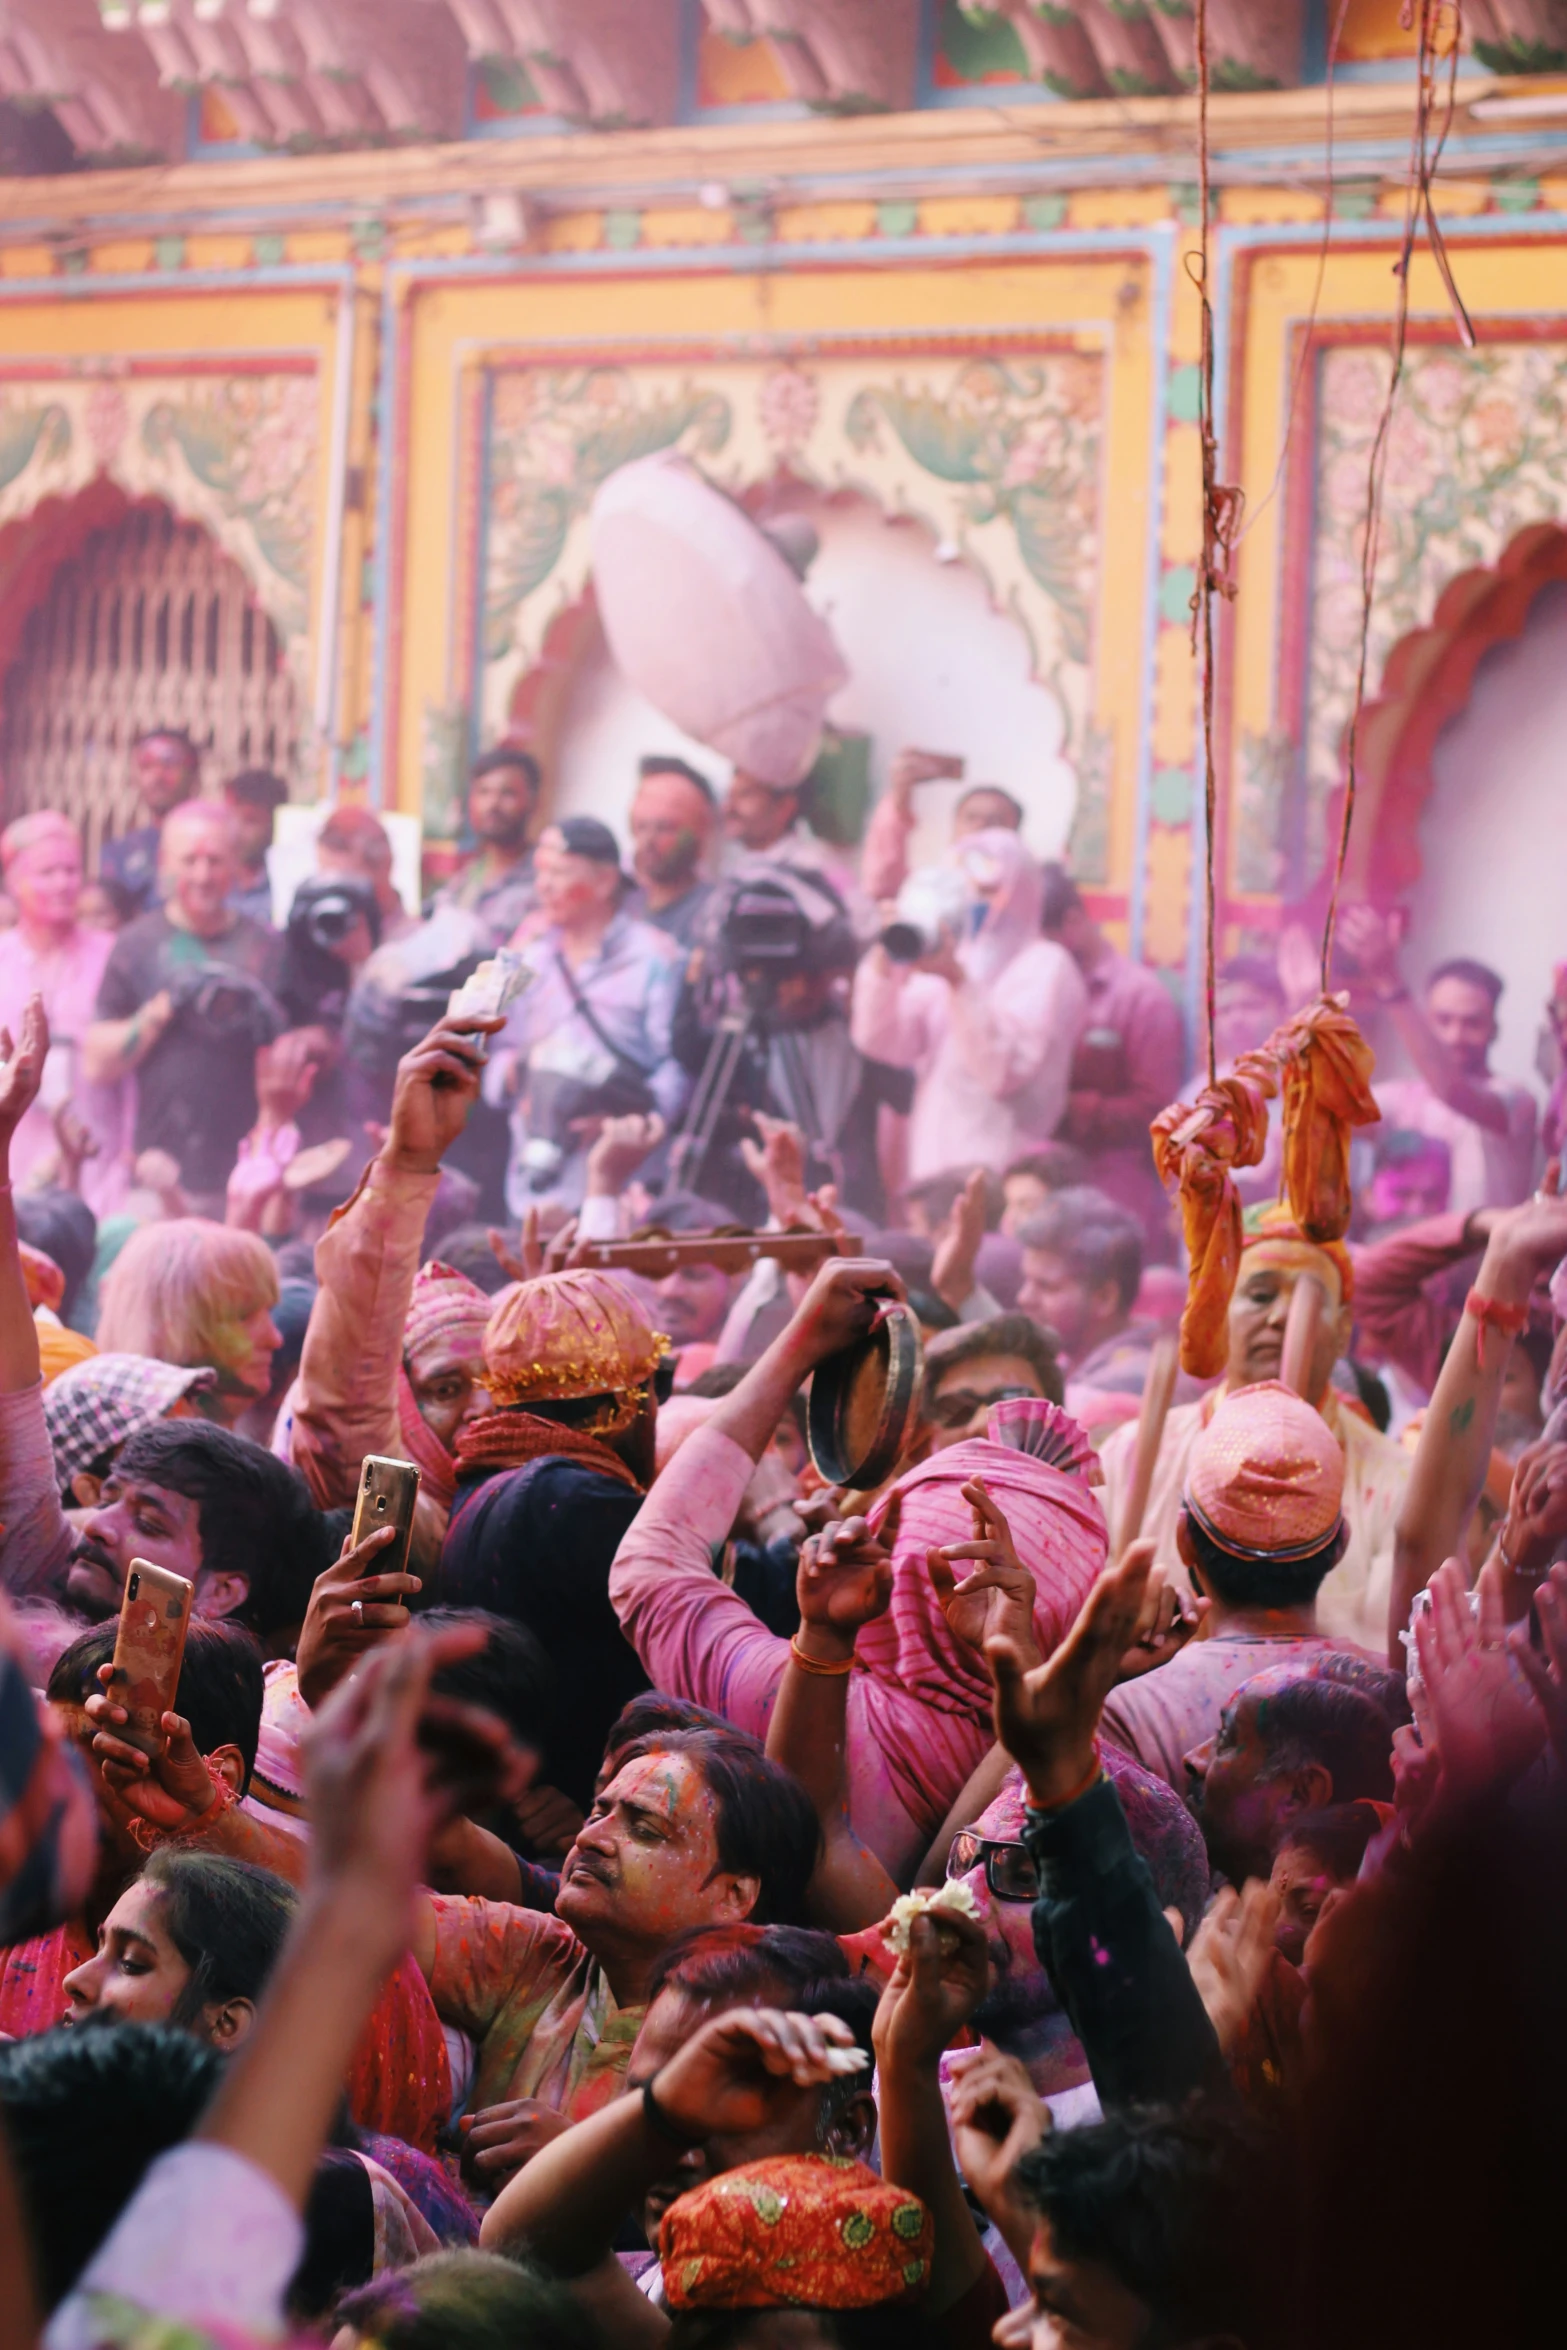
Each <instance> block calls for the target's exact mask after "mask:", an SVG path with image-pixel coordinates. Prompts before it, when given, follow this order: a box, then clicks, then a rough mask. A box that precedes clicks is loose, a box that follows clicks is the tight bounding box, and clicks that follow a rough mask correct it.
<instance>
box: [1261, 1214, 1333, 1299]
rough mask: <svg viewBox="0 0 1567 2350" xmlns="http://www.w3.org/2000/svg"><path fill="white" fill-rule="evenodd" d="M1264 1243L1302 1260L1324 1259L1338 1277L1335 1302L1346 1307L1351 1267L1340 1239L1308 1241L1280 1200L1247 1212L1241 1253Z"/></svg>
mask: <svg viewBox="0 0 1567 2350" xmlns="http://www.w3.org/2000/svg"><path fill="white" fill-rule="evenodd" d="M1264 1243H1267V1244H1268V1245H1269V1246H1271V1247H1274V1248H1278V1249H1283V1250H1286V1251H1288V1252H1290V1253H1291V1254H1293V1253H1295V1252H1297V1251H1298V1252H1299V1254H1300V1255H1301V1256H1302V1258H1309V1257H1326V1259H1327V1261H1328V1263H1329V1264H1330V1265H1331V1266H1332V1267H1333V1270H1334V1272H1335V1273H1336V1274H1337V1275H1338V1294H1339V1303H1340V1304H1341V1305H1346V1306H1347V1305H1348V1303H1349V1301H1350V1299H1351V1298H1352V1297H1353V1296H1354V1294H1355V1265H1354V1260H1353V1258H1352V1257H1351V1256H1350V1253H1349V1251H1348V1249H1347V1248H1346V1247H1345V1246H1344V1243H1343V1242H1342V1241H1341V1240H1308V1239H1307V1238H1306V1235H1305V1233H1304V1232H1302V1230H1301V1228H1300V1226H1299V1225H1298V1224H1297V1223H1296V1221H1295V1219H1294V1217H1293V1216H1292V1215H1291V1214H1290V1212H1289V1209H1288V1208H1287V1207H1286V1206H1285V1205H1284V1203H1283V1201H1282V1200H1279V1201H1277V1202H1275V1203H1274V1204H1273V1205H1272V1206H1270V1207H1266V1208H1251V1209H1248V1211H1247V1214H1246V1229H1245V1231H1244V1232H1243V1234H1242V1235H1241V1250H1242V1253H1243V1254H1244V1252H1245V1251H1246V1250H1247V1249H1249V1248H1260V1247H1262V1246H1263V1244H1264ZM1307 1269H1308V1270H1309V1269H1310V1268H1309V1267H1308V1268H1307Z"/></svg>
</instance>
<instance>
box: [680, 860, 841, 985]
mask: <svg viewBox="0 0 1567 2350" xmlns="http://www.w3.org/2000/svg"><path fill="white" fill-rule="evenodd" d="M703 928H704V935H705V943H706V946H707V960H708V963H709V966H710V968H711V970H712V971H713V972H714V974H715V975H716V976H718V977H719V978H720V979H733V980H736V981H738V983H739V985H740V987H741V989H742V991H743V993H744V995H745V998H746V1001H747V1003H748V1004H749V1006H750V1007H751V1009H752V1010H753V1012H754V1013H755V1014H756V1015H757V1016H758V1017H760V1018H762V1019H764V1020H765V1019H766V1017H767V1016H768V1013H769V1011H770V1010H771V1009H772V1008H773V1007H774V1006H775V1003H776V998H777V992H778V986H779V983H780V981H782V980H785V979H791V978H795V977H797V976H805V975H810V976H821V975H826V974H829V973H832V972H836V971H850V970H852V969H853V967H854V960H855V954H856V951H857V950H856V945H855V938H854V931H853V928H852V926H851V924H850V921H849V917H848V913H847V911H846V909H845V907H844V903H843V900H842V899H841V898H840V897H839V895H838V892H837V891H836V890H835V889H834V888H833V886H832V884H831V882H830V881H828V880H827V878H826V877H825V875H821V874H814V873H801V872H798V871H796V870H795V869H794V868H793V867H792V866H784V865H772V866H767V865H763V864H761V863H760V862H758V863H757V864H756V865H755V866H754V867H751V868H748V869H746V870H743V871H742V872H740V873H737V874H736V875H734V876H733V878H732V879H730V880H729V881H727V882H723V883H721V884H720V885H719V888H718V889H717V890H716V891H715V892H714V900H713V904H712V906H711V908H710V909H709V915H708V920H707V922H706V923H705V924H704V926H703Z"/></svg>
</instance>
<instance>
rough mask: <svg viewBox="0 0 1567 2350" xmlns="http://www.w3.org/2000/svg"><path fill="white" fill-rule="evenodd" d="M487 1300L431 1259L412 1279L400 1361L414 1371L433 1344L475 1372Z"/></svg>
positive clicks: (469, 1283) (466, 1281) (449, 1268)
mask: <svg viewBox="0 0 1567 2350" xmlns="http://www.w3.org/2000/svg"><path fill="white" fill-rule="evenodd" d="M489 1318H490V1300H489V1298H488V1297H486V1295H485V1293H484V1291H483V1290H482V1289H481V1288H480V1287H479V1286H478V1284H477V1282H474V1281H470V1280H469V1278H468V1276H467V1274H466V1273H459V1272H457V1271H456V1270H455V1269H454V1268H453V1267H452V1266H451V1265H443V1264H442V1263H441V1262H440V1260H439V1258H437V1257H432V1258H431V1260H430V1262H429V1263H428V1264H427V1265H421V1266H420V1267H419V1270H418V1272H417V1273H416V1274H415V1275H414V1286H413V1295H412V1297H411V1298H410V1299H409V1302H408V1318H407V1320H406V1321H405V1322H404V1324H403V1359H404V1361H405V1362H407V1363H409V1364H411V1365H412V1367H413V1368H414V1369H415V1370H416V1371H417V1370H418V1368H419V1358H420V1356H421V1355H422V1354H423V1353H424V1352H425V1350H426V1348H427V1347H431V1346H435V1345H436V1344H437V1343H438V1344H439V1345H440V1346H441V1348H442V1351H443V1352H445V1353H448V1354H459V1355H461V1356H462V1357H463V1358H464V1360H465V1361H469V1362H471V1363H472V1364H473V1366H474V1368H475V1369H477V1367H478V1365H479V1363H480V1361H481V1360H482V1358H483V1354H484V1328H485V1324H486V1323H487V1322H488V1321H489Z"/></svg>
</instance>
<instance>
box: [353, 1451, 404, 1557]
mask: <svg viewBox="0 0 1567 2350" xmlns="http://www.w3.org/2000/svg"><path fill="white" fill-rule="evenodd" d="M418 1498H419V1472H418V1470H417V1469H416V1468H415V1467H414V1465H413V1462H412V1461H392V1460H387V1459H385V1458H384V1457H383V1456H382V1455H381V1454H380V1453H374V1452H367V1453H366V1454H365V1457H364V1461H363V1463H362V1465H361V1467H360V1471H359V1495H358V1499H357V1500H356V1501H355V1503H354V1530H353V1533H352V1534H351V1535H350V1537H349V1540H350V1541H351V1542H356V1543H358V1542H363V1541H364V1539H365V1536H366V1535H367V1534H373V1533H374V1532H375V1530H376V1528H377V1527H378V1526H395V1527H396V1528H397V1530H398V1539H397V1541H395V1542H392V1543H388V1544H387V1545H386V1546H385V1547H384V1548H383V1549H381V1550H378V1551H377V1552H376V1554H375V1556H374V1558H373V1559H371V1560H370V1562H369V1564H368V1565H367V1566H366V1568H365V1573H366V1574H367V1575H406V1573H407V1572H408V1544H409V1540H410V1537H411V1536H412V1534H413V1524H414V1503H415V1502H416V1501H417V1500H418Z"/></svg>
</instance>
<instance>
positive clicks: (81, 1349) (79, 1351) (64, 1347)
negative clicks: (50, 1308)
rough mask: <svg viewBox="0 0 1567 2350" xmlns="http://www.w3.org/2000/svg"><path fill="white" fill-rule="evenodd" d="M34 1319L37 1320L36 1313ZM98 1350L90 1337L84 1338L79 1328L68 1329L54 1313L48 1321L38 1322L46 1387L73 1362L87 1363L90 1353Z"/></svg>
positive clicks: (39, 1343) (41, 1362)
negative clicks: (57, 1319)
mask: <svg viewBox="0 0 1567 2350" xmlns="http://www.w3.org/2000/svg"><path fill="white" fill-rule="evenodd" d="M34 1320H35V1321H36V1320H37V1316H36V1315H35V1316H34ZM97 1352H98V1349H97V1348H96V1347H95V1346H94V1344H93V1342H92V1340H91V1339H90V1338H84V1337H83V1336H82V1334H81V1332H80V1331H79V1330H68V1329H67V1328H66V1326H65V1324H64V1323H63V1322H58V1321H56V1320H55V1318H54V1316H53V1315H52V1314H51V1315H50V1316H49V1317H48V1319H47V1320H46V1321H42V1322H39V1323H38V1359H39V1362H40V1365H41V1366H42V1370H43V1383H44V1385H45V1387H47V1386H48V1384H49V1382H50V1380H51V1379H58V1378H59V1376H60V1373H61V1372H62V1371H68V1370H69V1369H70V1367H71V1365H72V1364H73V1363H85V1362H86V1360H87V1358H88V1357H89V1355H95V1354H96V1353H97Z"/></svg>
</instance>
